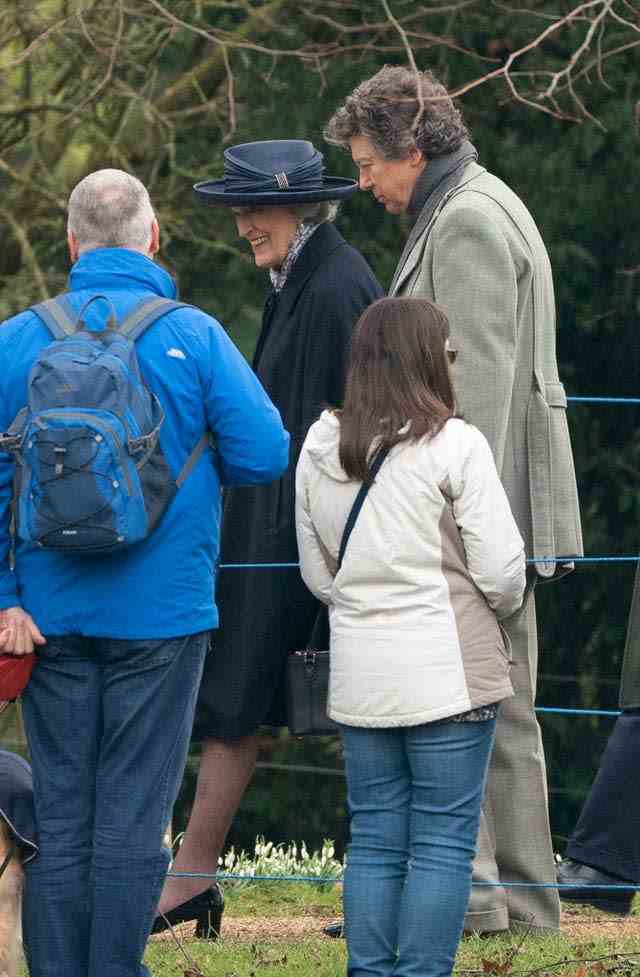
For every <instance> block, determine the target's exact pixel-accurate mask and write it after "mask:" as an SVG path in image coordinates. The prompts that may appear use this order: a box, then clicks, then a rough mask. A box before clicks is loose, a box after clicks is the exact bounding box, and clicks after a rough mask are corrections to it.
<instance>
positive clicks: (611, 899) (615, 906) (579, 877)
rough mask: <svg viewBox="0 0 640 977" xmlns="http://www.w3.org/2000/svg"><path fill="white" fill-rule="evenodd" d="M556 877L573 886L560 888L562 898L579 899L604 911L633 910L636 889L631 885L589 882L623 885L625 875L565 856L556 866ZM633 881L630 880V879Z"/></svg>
mask: <svg viewBox="0 0 640 977" xmlns="http://www.w3.org/2000/svg"><path fill="white" fill-rule="evenodd" d="M556 880H557V882H558V883H561V884H563V885H570V886H571V888H570V889H569V888H567V889H558V895H559V896H560V898H561V899H566V900H567V901H569V902H579V903H581V904H583V905H586V906H594V907H595V908H596V909H601V910H602V911H603V912H605V913H617V914H618V915H619V916H628V915H629V913H630V912H631V904H632V902H633V896H634V893H633V892H632V891H631V890H630V889H621V890H617V891H616V890H615V889H609V890H608V891H607V890H606V889H588V888H586V887H587V886H589V885H624V884H625V880H624V879H618V878H616V877H615V876H613V875H607V874H606V873H605V872H600V871H599V870H598V869H597V868H591V866H590V865H584V864H583V863H582V862H574V861H573V859H571V858H565V859H563V860H562V861H561V862H560V864H559V865H558V867H557V869H556ZM627 884H630V883H627Z"/></svg>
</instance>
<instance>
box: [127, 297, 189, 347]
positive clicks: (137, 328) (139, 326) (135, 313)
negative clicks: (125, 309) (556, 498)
mask: <svg viewBox="0 0 640 977" xmlns="http://www.w3.org/2000/svg"><path fill="white" fill-rule="evenodd" d="M190 308H191V306H190V305H189V304H188V303H187V302H176V301H174V300H173V299H165V298H161V297H159V296H158V297H156V298H153V299H143V300H142V302H140V303H139V304H138V305H136V306H135V307H134V308H133V309H132V311H131V312H130V313H129V315H128V316H127V317H126V318H125V319H124V321H123V322H122V323H121V324H120V325H119V326H118V332H119V333H120V335H121V336H126V338H127V339H130V340H131V342H132V343H135V341H136V339H139V338H140V336H141V335H142V334H143V332H145V331H146V330H147V329H148V328H149V326H152V325H153V323H154V322H156V321H157V320H158V319H161V318H162V316H164V315H166V314H167V313H168V312H173V311H174V309H190Z"/></svg>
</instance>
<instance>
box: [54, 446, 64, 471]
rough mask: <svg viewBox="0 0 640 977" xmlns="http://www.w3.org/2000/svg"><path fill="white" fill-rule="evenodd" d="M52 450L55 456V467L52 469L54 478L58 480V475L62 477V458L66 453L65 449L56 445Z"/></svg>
mask: <svg viewBox="0 0 640 977" xmlns="http://www.w3.org/2000/svg"><path fill="white" fill-rule="evenodd" d="M53 450H54V453H55V456H56V467H55V469H54V473H55V476H56V478H58V477H59V476H60V475H62V472H63V469H64V456H65V455H66V453H67V449H66V448H63V447H59V446H58V445H56V447H54V449H53Z"/></svg>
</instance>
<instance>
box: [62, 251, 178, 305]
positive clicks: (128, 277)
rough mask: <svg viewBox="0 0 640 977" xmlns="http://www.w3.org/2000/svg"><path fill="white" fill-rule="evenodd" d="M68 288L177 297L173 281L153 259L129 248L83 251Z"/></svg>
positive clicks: (71, 274)
mask: <svg viewBox="0 0 640 977" xmlns="http://www.w3.org/2000/svg"><path fill="white" fill-rule="evenodd" d="M69 288H70V290H71V291H72V292H75V291H77V290H79V289H88V290H96V291H100V290H102V289H105V288H113V289H123V290H129V289H140V288H143V289H148V290H149V291H152V292H155V293H156V294H157V295H162V296H163V297H165V298H169V299H175V298H177V294H178V290H177V288H176V284H175V282H174V280H173V278H172V277H171V275H169V274H168V273H167V272H166V271H165V270H164V268H162V267H161V266H160V265H159V264H157V263H156V262H155V261H151V259H150V258H147V257H145V255H143V254H140V252H139V251H131V250H129V249H128V248H95V249H94V250H93V251H85V252H84V254H81V255H80V257H79V258H78V260H77V261H76V263H75V264H74V266H73V268H72V269H71V272H70V274H69Z"/></svg>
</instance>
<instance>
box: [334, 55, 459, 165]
mask: <svg viewBox="0 0 640 977" xmlns="http://www.w3.org/2000/svg"><path fill="white" fill-rule="evenodd" d="M418 78H419V79H420V85H421V89H422V98H423V104H424V111H423V113H422V115H421V116H420V118H418V116H419V114H420V102H419V99H418ZM354 136H365V137H366V138H367V139H369V140H370V141H371V143H372V144H373V145H374V146H375V148H376V149H377V151H378V152H379V153H380V155H381V156H382V157H383V159H406V158H407V156H409V154H410V153H411V151H412V150H413V149H416V148H417V149H420V150H421V151H422V152H423V153H424V155H425V156H426V157H427V159H435V158H436V157H437V156H444V155H445V154H446V153H452V152H455V150H456V149H458V148H459V147H460V145H461V144H462V142H464V140H465V139H467V138H468V136H469V131H468V129H467V127H466V126H465V124H464V120H463V118H462V113H461V112H460V110H459V109H457V108H456V107H455V105H454V104H453V100H452V99H451V98H449V96H448V95H447V90H446V88H445V87H444V85H442V84H440V82H439V81H437V80H436V79H435V78H434V76H433V74H432V73H431V72H430V71H422V72H419V73H418V74H416V72H415V71H412V70H411V69H410V68H403V67H399V66H394V65H385V66H384V68H381V69H380V71H378V72H377V74H375V75H373V77H372V78H368V79H367V80H366V81H363V82H361V83H360V84H359V85H358V87H357V88H355V89H354V90H353V92H352V93H351V95H349V96H347V98H346V99H345V102H344V105H341V106H340V108H339V109H337V110H336V112H334V114H333V115H332V117H331V118H330V119H329V122H328V123H327V126H326V128H325V130H324V138H325V139H326V141H327V142H329V143H331V144H333V145H334V146H341V147H342V148H343V149H345V148H347V147H348V145H349V140H350V139H353V137H354Z"/></svg>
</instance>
